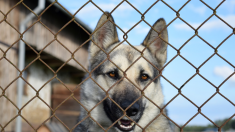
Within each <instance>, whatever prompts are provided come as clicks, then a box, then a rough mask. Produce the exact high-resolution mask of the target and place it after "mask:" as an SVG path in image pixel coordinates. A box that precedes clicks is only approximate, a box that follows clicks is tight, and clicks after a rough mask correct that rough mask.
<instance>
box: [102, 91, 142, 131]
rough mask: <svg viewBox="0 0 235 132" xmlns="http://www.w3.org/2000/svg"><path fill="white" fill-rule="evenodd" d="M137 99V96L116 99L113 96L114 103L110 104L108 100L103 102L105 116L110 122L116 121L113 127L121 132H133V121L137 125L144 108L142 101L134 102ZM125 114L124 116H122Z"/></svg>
mask: <svg viewBox="0 0 235 132" xmlns="http://www.w3.org/2000/svg"><path fill="white" fill-rule="evenodd" d="M137 98H138V96H137V97H135V98H133V96H132V97H131V96H130V95H129V96H125V97H123V96H122V97H121V98H120V97H119V98H116V97H115V96H114V98H113V100H114V101H115V103H114V102H112V101H111V100H110V99H106V100H105V101H104V110H105V112H106V115H107V116H108V117H109V119H110V120H111V121H112V122H115V121H117V120H118V122H117V123H116V124H115V125H114V126H115V127H117V128H118V129H119V130H121V131H123V132H128V131H131V130H133V129H134V127H135V123H134V122H133V121H135V122H136V123H137V122H138V121H139V120H140V118H141V116H142V114H143V110H144V107H143V103H142V99H139V100H138V101H136V100H137ZM135 101H136V102H135ZM134 102H135V103H134ZM133 103H134V104H133ZM117 104H118V105H117ZM121 108H122V109H123V110H124V111H123V110H122V109H121ZM125 111H126V112H125ZM125 113H126V115H125V116H123V115H124V114H125ZM122 116H123V117H122ZM126 116H128V117H129V118H131V119H132V120H133V121H132V120H130V119H129V118H127V117H126ZM121 117H122V118H121ZM120 118H121V119H120ZM119 119H120V120H119Z"/></svg>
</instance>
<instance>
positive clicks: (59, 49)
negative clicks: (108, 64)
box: [0, 0, 235, 131]
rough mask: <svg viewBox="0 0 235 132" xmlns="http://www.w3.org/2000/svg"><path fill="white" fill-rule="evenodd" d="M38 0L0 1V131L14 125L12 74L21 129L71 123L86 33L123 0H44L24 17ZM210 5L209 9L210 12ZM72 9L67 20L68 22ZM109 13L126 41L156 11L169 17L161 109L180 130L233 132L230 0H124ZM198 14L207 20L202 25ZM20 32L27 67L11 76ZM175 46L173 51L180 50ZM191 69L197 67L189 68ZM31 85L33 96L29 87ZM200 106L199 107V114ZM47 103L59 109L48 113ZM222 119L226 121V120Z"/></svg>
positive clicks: (140, 32)
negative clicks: (19, 83) (40, 8)
mask: <svg viewBox="0 0 235 132" xmlns="http://www.w3.org/2000/svg"><path fill="white" fill-rule="evenodd" d="M38 2H39V1H38V0H31V1H30V0H24V1H23V2H20V1H19V0H0V124H1V125H0V130H1V129H2V130H3V128H4V130H5V131H15V122H16V117H17V108H16V106H15V105H13V104H12V103H11V102H13V103H15V104H17V103H16V102H17V80H23V82H24V87H23V97H22V106H23V109H22V112H21V113H22V116H23V117H24V119H22V121H23V126H24V127H23V129H22V131H33V130H35V129H37V128H38V130H41V131H55V128H56V127H63V128H64V131H68V130H66V127H67V129H71V128H73V127H74V125H75V123H76V117H77V116H78V115H79V103H78V102H77V101H76V100H75V99H79V85H78V84H79V83H80V82H81V80H82V77H83V76H84V75H85V73H86V72H87V64H88V62H87V56H88V52H87V49H88V44H89V42H88V41H87V40H88V39H89V34H90V33H92V31H93V30H94V28H95V26H96V24H97V22H98V20H99V18H100V16H101V15H102V14H103V12H102V11H101V10H100V9H102V10H103V11H109V12H111V11H112V10H113V9H114V8H115V7H116V6H117V5H118V4H119V3H121V2H122V0H93V1H92V2H93V3H95V4H96V5H97V6H99V7H100V9H99V8H97V7H96V5H94V4H93V3H92V2H88V1H87V0H79V1H77V0H69V1H68V0H58V2H57V3H56V2H55V3H53V2H54V0H45V3H44V9H46V8H47V10H46V11H45V12H44V13H43V15H42V16H41V19H40V21H39V19H37V17H36V15H35V14H33V15H32V16H33V17H32V19H30V20H29V21H26V22H25V23H24V21H25V19H26V18H27V16H29V15H30V14H32V13H30V12H31V11H30V10H34V9H35V8H36V7H37V6H38V5H39V3H38ZM187 2H188V3H187ZM185 3H186V5H185V6H184V7H183V8H182V9H181V10H180V11H179V14H180V18H177V16H176V12H177V11H178V10H179V9H180V8H181V7H182V6H183V5H184V4H185ZM84 5H85V6H84ZM82 6H84V7H83V8H82V9H81V10H80V8H81V7H82ZM133 6H134V7H135V8H136V9H135V8H133ZM150 6H152V7H151V8H150ZM169 6H170V7H169ZM171 8H172V9H171ZM215 8H216V15H213V9H215ZM148 9H149V10H148ZM78 10H79V12H77V11H78ZM147 10H148V11H147ZM174 10H175V11H176V12H175V11H174ZM146 11H147V12H146ZM41 12H42V11H40V12H38V13H36V14H37V15H40V13H41ZM76 12H77V13H76ZM74 13H76V14H75V15H74ZM140 13H142V14H144V13H145V15H144V20H145V21H146V22H147V23H146V22H144V21H142V20H141V14H140ZM73 15H74V16H75V17H74V21H71V20H72V19H73ZM112 15H113V17H114V19H115V23H116V24H117V25H118V26H119V28H121V29H122V30H120V29H119V28H118V33H119V39H120V40H121V41H122V40H123V35H124V33H123V31H124V32H127V31H128V34H127V35H128V39H127V41H128V42H129V43H130V44H132V45H139V44H141V43H142V41H143V40H144V38H145V36H146V35H147V33H148V31H149V30H150V26H149V25H153V24H154V23H155V22H156V20H158V19H159V18H164V19H165V20H166V22H167V23H171V24H170V25H169V26H168V27H167V28H168V35H169V43H170V44H171V45H169V46H168V58H167V63H166V64H167V66H166V67H165V69H164V72H163V76H164V77H162V78H161V84H162V87H163V90H164V95H165V103H166V104H167V103H169V102H170V103H169V104H168V105H167V110H168V116H169V118H170V119H171V120H173V121H174V122H175V123H176V124H177V125H178V126H184V125H187V126H186V127H185V128H184V130H185V131H217V130H218V128H216V127H217V126H219V127H220V126H221V125H224V127H223V130H224V131H234V129H235V118H234V115H235V105H234V102H235V97H234V94H235V75H234V74H235V73H234V72H235V66H234V65H235V59H234V56H235V43H234V42H235V36H234V34H233V32H234V31H235V30H234V28H235V1H234V0H226V1H222V0H213V1H212V0H204V1H196V0H193V1H187V0H164V1H159V2H157V3H156V1H153V0H144V1H143V0H128V1H124V2H123V3H122V4H121V5H119V6H118V7H117V8H116V9H115V10H114V11H113V12H112ZM182 20H184V21H186V22H187V23H188V24H190V25H191V26H192V27H190V26H189V25H187V24H186V23H185V22H183V21H182ZM204 21H206V23H204V24H202V23H203V22H204ZM225 22H226V23H225ZM137 23H139V24H138V25H137V26H135V27H134V28H133V29H131V28H132V27H133V26H134V25H135V24H137ZM66 24H67V26H65V25H66ZM201 24H202V25H201ZM21 25H24V26H25V27H26V31H25V32H24V33H23V32H21V31H19V30H20V28H21V27H20V26H21ZM198 27H199V29H198V30H197V31H198V35H195V30H194V29H197V28H198ZM193 28H194V29H193ZM130 29H131V30H130ZM20 33H23V37H24V38H23V40H24V41H22V42H23V43H25V44H26V48H25V49H26V50H25V55H26V57H25V67H26V69H25V70H24V72H23V75H22V77H19V76H18V75H17V71H18V70H17V68H19V67H18V63H19V62H18V57H19V56H18V53H19V46H18V44H19V42H20V41H21V40H20ZM55 36H56V37H55ZM124 43H127V42H124ZM48 44H49V45H48ZM215 49H217V50H215ZM177 50H180V56H179V55H177ZM215 51H216V53H217V54H215ZM39 54H40V56H39ZM71 54H73V57H72V58H71ZM189 62H190V63H189ZM78 63H79V64H78ZM25 67H24V68H25ZM197 68H199V74H196V69H197ZM19 70H23V69H19ZM57 70H58V72H57ZM56 74H57V76H55V75H56ZM226 79H227V80H226ZM225 80H226V81H225ZM172 84H173V85H172ZM177 88H182V89H181V92H182V94H183V96H182V95H178V89H177ZM216 88H219V93H217V92H216ZM38 90H39V91H40V92H39V95H37V94H36V93H37V91H38ZM70 90H71V91H73V90H74V91H75V96H74V98H73V97H70V96H71V91H70ZM174 97H175V99H174V100H173V101H171V99H172V98H174ZM211 97H212V98H211ZM189 100H191V101H192V102H193V103H194V104H192V103H191V102H190V101H189ZM62 102H63V104H61V103H62ZM24 105H25V106H24ZM58 106H60V107H58ZM74 106H76V108H75V107H74ZM199 107H200V108H201V113H202V114H198V108H199ZM51 108H52V109H57V108H58V109H57V110H56V112H55V113H56V114H55V115H56V116H53V117H52V118H50V116H51V115H52V113H53V110H52V109H51ZM195 115H196V117H194V116H195ZM193 117H194V118H193ZM192 118H193V119H192ZM207 118H208V119H210V120H208V119H207ZM229 118H231V120H230V121H229V122H228V123H227V124H225V123H226V122H227V120H228V119H229ZM191 119H192V120H191ZM189 120H190V122H188V121H189ZM60 121H62V122H64V124H63V123H60ZM27 122H29V123H27ZM46 122H47V123H46ZM48 122H54V123H48ZM71 122H73V123H71ZM212 122H213V123H212ZM42 123H44V125H41V124H42ZM65 125H66V126H65ZM216 125H217V126H216ZM24 129H25V130H24Z"/></svg>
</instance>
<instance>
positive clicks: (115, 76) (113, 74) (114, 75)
mask: <svg viewBox="0 0 235 132" xmlns="http://www.w3.org/2000/svg"><path fill="white" fill-rule="evenodd" d="M107 74H108V76H109V77H111V78H117V77H118V73H117V72H115V71H111V72H108V73H107Z"/></svg>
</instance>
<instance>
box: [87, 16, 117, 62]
mask: <svg viewBox="0 0 235 132" xmlns="http://www.w3.org/2000/svg"><path fill="white" fill-rule="evenodd" d="M108 15H109V13H108V12H105V13H104V14H103V15H102V16H101V17H100V20H99V22H98V24H97V25H96V28H95V33H94V34H93V36H92V37H93V38H92V39H93V41H94V43H93V42H92V43H91V45H90V55H91V57H93V56H95V55H96V53H97V52H98V51H100V50H101V48H102V49H104V50H105V49H106V48H108V47H109V46H110V45H112V44H114V43H116V42H119V40H118V34H117V29H116V26H115V25H114V24H113V23H114V19H113V17H112V16H111V15H110V16H109V17H108ZM97 45H98V46H99V47H100V48H99V47H98V46H97Z"/></svg>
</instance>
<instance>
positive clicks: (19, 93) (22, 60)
mask: <svg viewBox="0 0 235 132" xmlns="http://www.w3.org/2000/svg"><path fill="white" fill-rule="evenodd" d="M45 3H46V1H45V0H38V6H37V7H36V8H35V9H34V10H33V12H34V13H35V14H38V13H40V12H41V11H42V10H43V9H44V8H45ZM34 17H35V15H34V14H33V13H30V14H29V15H28V16H26V18H25V19H24V20H23V21H22V22H21V23H20V33H23V32H24V31H25V30H26V24H27V23H28V22H29V21H30V20H32V19H33V18H34ZM23 38H24V37H23ZM23 38H22V39H23ZM18 67H19V69H20V70H21V71H22V70H23V69H24V67H25V43H24V42H23V41H22V40H21V41H20V42H19V63H18ZM19 75H21V77H23V73H19ZM23 87H24V81H23V80H22V79H21V78H19V80H18V82H17V107H18V108H19V109H21V105H22V96H23ZM19 113H21V110H19V111H18V114H19ZM21 130H22V119H21V117H20V116H18V117H17V120H16V132H21Z"/></svg>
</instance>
